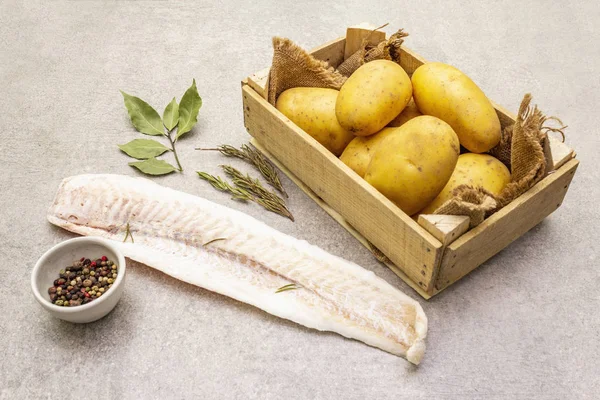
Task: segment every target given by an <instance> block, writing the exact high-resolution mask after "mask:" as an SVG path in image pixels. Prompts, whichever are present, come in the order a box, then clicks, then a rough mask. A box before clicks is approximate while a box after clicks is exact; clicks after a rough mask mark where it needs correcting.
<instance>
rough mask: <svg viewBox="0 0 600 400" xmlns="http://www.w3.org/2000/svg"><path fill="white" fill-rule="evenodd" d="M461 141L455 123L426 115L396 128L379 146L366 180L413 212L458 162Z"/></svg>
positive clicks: (427, 200)
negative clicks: (452, 124)
mask: <svg viewBox="0 0 600 400" xmlns="http://www.w3.org/2000/svg"><path fill="white" fill-rule="evenodd" d="M459 152H460V145H459V143H458V137H457V136H456V133H454V131H453V130H452V127H451V126H450V125H448V124H447V123H445V122H444V121H442V120H441V119H439V118H436V117H431V116H428V115H423V116H420V117H416V118H413V119H411V120H410V121H408V122H407V123H405V124H404V125H402V126H401V127H398V128H395V131H394V132H393V133H392V134H390V135H389V136H388V137H386V138H385V139H384V140H383V141H382V142H381V143H380V144H379V146H377V149H376V150H375V153H374V154H373V158H372V159H371V163H370V164H369V166H368V167H367V173H366V174H365V180H366V181H367V182H369V183H370V184H371V185H373V187H375V188H376V189H377V190H379V191H380V192H381V193H382V194H383V195H385V196H386V197H387V198H388V199H390V200H391V201H393V202H394V203H396V205H397V206H398V207H400V209H402V211H404V212H405V213H406V214H408V215H412V214H414V213H416V212H418V211H419V210H421V209H422V208H423V207H425V206H426V205H427V204H429V203H430V202H431V201H432V200H433V199H434V198H435V196H437V195H438V194H439V193H440V191H441V190H442V188H443V187H444V185H446V183H447V182H448V179H450V176H451V175H452V171H454V167H455V166H456V161H457V159H458V154H459Z"/></svg>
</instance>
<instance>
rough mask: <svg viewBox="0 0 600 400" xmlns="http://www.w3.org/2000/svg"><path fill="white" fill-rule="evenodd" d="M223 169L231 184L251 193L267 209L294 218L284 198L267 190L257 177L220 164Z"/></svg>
mask: <svg viewBox="0 0 600 400" xmlns="http://www.w3.org/2000/svg"><path fill="white" fill-rule="evenodd" d="M221 168H223V171H224V172H225V173H226V174H227V175H228V176H229V177H230V178H231V180H232V182H233V184H234V185H235V186H236V187H238V188H240V189H243V190H246V191H247V192H249V193H251V194H252V195H253V197H254V201H255V202H257V203H258V204H260V205H261V206H263V207H264V208H266V209H267V210H269V211H272V212H275V213H277V214H280V215H283V216H284V217H287V218H289V219H291V220H292V221H293V220H294V216H293V215H292V213H291V212H290V210H289V209H288V208H287V206H286V204H285V200H283V199H282V198H281V197H279V196H278V195H277V194H276V193H275V192H271V191H270V190H267V189H266V188H265V187H264V186H263V185H262V184H261V183H260V181H259V180H258V179H253V178H252V177H251V176H250V175H248V174H246V175H244V174H243V173H241V172H240V171H238V170H237V169H235V168H233V167H232V166H230V165H221Z"/></svg>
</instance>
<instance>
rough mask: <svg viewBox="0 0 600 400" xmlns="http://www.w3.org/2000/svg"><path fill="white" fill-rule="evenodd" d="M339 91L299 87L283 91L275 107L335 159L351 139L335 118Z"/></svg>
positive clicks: (350, 135) (352, 136) (351, 136)
mask: <svg viewBox="0 0 600 400" xmlns="http://www.w3.org/2000/svg"><path fill="white" fill-rule="evenodd" d="M338 93H339V92H338V91H337V90H335V89H325V88H305V87H298V88H292V89H288V90H286V91H284V92H283V93H281V94H280V95H279V97H278V98H277V103H276V105H275V107H277V109H278V110H279V111H281V112H282V113H283V114H284V115H285V116H286V117H288V118H289V119H290V120H292V122H294V123H295V124H296V125H298V126H299V127H300V128H302V129H303V130H304V131H305V132H306V133H308V134H309V135H310V136H312V137H313V138H315V139H316V140H317V141H318V142H319V143H321V144H322V145H323V146H325V148H327V150H329V151H331V152H332V153H333V154H335V155H336V156H339V155H340V154H342V152H343V151H344V149H345V148H346V146H347V145H348V143H350V141H351V140H352V139H354V135H352V133H350V132H349V131H347V130H346V129H344V128H342V126H341V125H340V124H339V122H338V120H337V118H336V117H335V102H336V100H337V97H338Z"/></svg>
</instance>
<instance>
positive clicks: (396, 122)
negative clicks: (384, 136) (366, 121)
mask: <svg viewBox="0 0 600 400" xmlns="http://www.w3.org/2000/svg"><path fill="white" fill-rule="evenodd" d="M421 115H423V114H421V111H419V109H418V108H417V104H416V103H415V100H414V99H413V98H412V97H411V98H410V101H409V102H408V104H407V105H406V107H404V110H402V112H401V113H400V114H398V116H397V117H396V118H394V119H393V120H392V122H390V123H389V124H388V125H387V126H391V127H398V126H401V125H402V124H404V123H405V122H408V121H410V120H411V119H413V118H415V117H418V116H421Z"/></svg>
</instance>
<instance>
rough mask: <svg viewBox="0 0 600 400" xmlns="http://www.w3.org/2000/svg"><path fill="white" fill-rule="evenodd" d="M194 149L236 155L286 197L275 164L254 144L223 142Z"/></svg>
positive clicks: (230, 155)
mask: <svg viewBox="0 0 600 400" xmlns="http://www.w3.org/2000/svg"><path fill="white" fill-rule="evenodd" d="M196 150H215V151H218V152H220V153H221V154H223V155H224V156H227V157H236V158H239V159H241V160H244V161H246V162H248V163H250V164H252V165H253V166H254V167H255V168H256V169H257V170H258V171H259V172H260V173H261V175H262V176H263V177H264V178H265V179H266V180H267V182H269V184H270V185H271V186H273V187H274V188H275V189H277V190H278V191H279V192H280V193H281V194H282V195H284V196H285V197H288V194H287V193H286V191H285V189H284V188H283V185H282V184H281V181H280V180H279V174H278V173H277V170H276V169H275V166H274V165H273V164H272V163H271V162H270V161H269V160H268V159H267V158H266V157H265V156H264V154H263V153H261V152H260V151H259V150H258V149H257V148H255V147H254V146H249V145H247V144H244V145H242V147H241V148H239V149H237V148H235V147H233V146H231V145H228V144H223V145H220V146H217V147H215V148H201V147H197V148H196Z"/></svg>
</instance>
